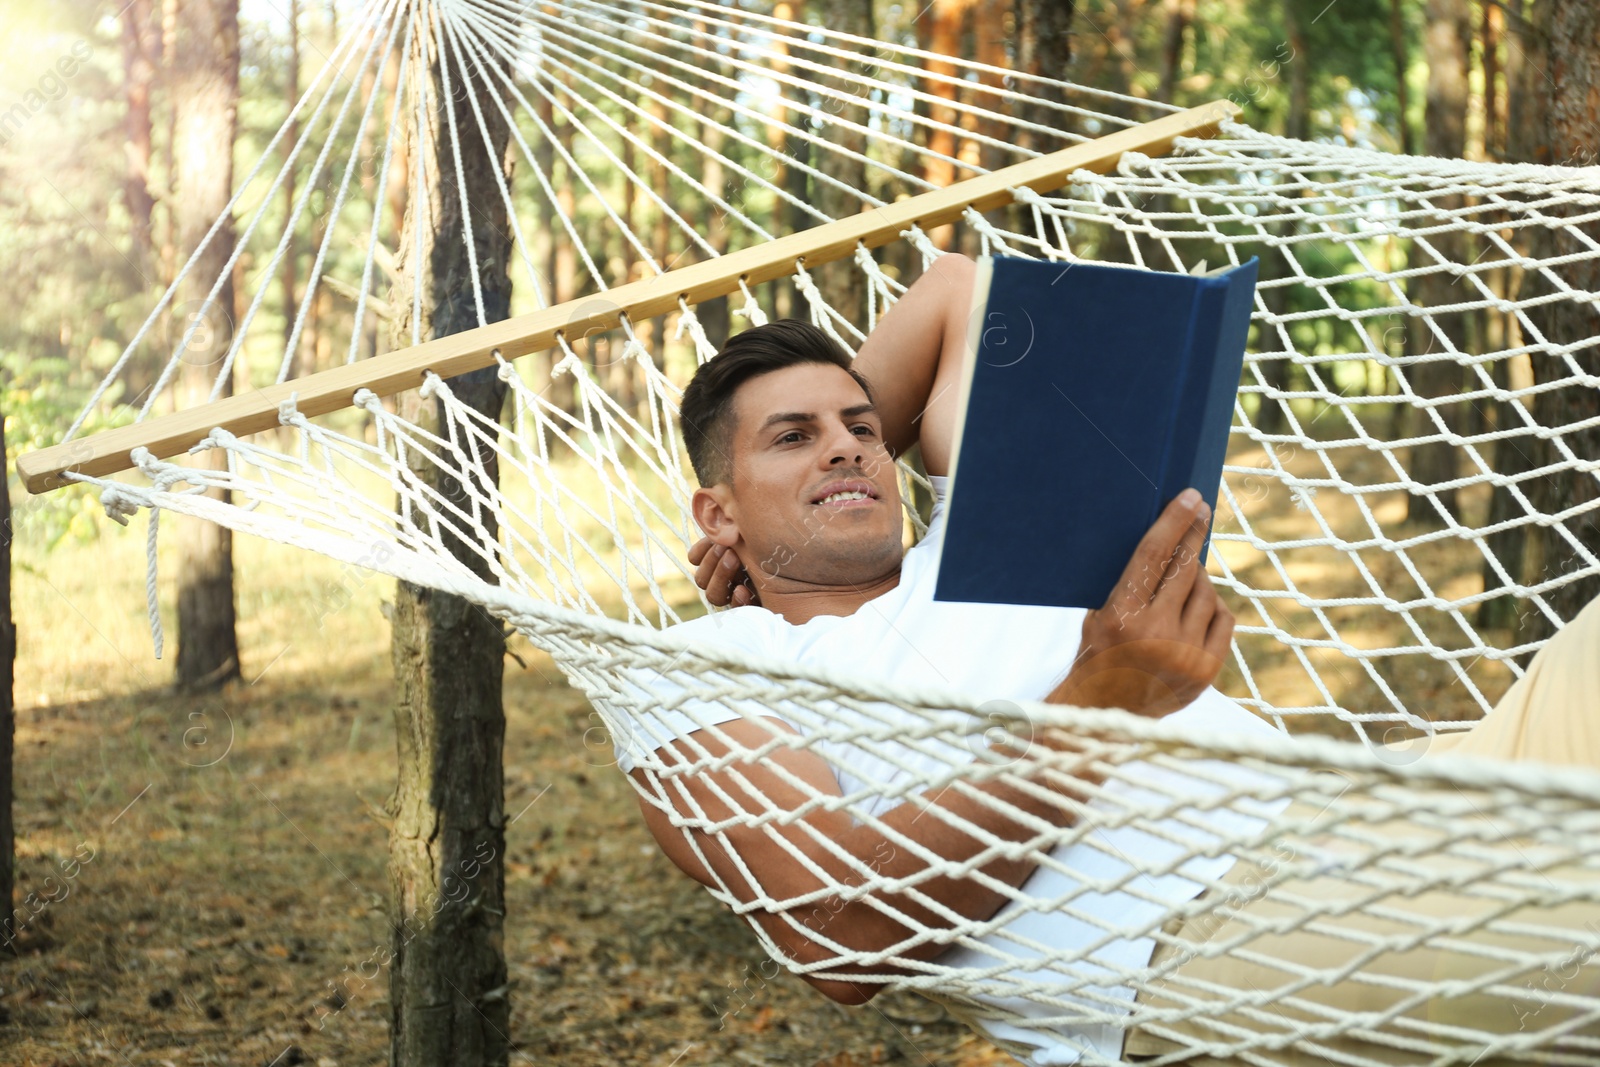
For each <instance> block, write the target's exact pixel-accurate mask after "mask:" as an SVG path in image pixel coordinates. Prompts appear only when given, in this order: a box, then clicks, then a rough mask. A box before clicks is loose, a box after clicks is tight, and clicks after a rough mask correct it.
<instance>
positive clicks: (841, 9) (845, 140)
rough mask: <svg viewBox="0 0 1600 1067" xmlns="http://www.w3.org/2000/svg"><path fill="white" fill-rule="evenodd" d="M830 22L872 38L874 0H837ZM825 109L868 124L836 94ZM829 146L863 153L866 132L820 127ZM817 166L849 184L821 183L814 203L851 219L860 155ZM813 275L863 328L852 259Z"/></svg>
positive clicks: (843, 85)
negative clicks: (842, 187)
mask: <svg viewBox="0 0 1600 1067" xmlns="http://www.w3.org/2000/svg"><path fill="white" fill-rule="evenodd" d="M828 24H829V26H831V27H832V28H833V29H836V30H839V31H841V32H843V33H853V34H857V35H859V36H862V37H872V36H873V32H872V0H836V2H835V3H833V4H831V5H829V8H828ZM817 81H818V82H819V83H820V84H822V85H823V86H825V87H826V88H828V89H830V90H832V91H834V92H838V93H845V94H852V93H860V94H865V93H867V92H870V91H871V90H870V89H869V88H867V87H865V86H861V85H859V84H856V83H854V82H852V81H851V79H850V78H848V77H844V76H828V75H822V76H818V77H817ZM821 103H822V110H823V112H824V113H825V114H829V115H836V116H837V117H838V118H840V119H842V120H845V121H848V122H854V123H857V124H859V125H862V126H865V125H867V122H868V119H869V115H868V112H867V109H866V108H865V107H862V106H861V105H860V104H857V103H854V102H847V101H846V100H844V99H841V98H839V97H835V96H826V95H825V96H822V97H821ZM822 133H823V136H824V137H825V138H826V139H827V141H828V143H829V144H833V145H837V146H839V148H842V149H845V150H847V151H851V152H858V153H862V154H865V152H866V150H867V138H866V135H865V134H863V133H861V132H859V131H857V130H853V129H850V128H849V127H846V126H843V125H840V124H839V123H836V122H830V123H829V124H828V126H827V127H826V128H825V129H824V130H823V131H822ZM817 169H818V170H819V171H821V172H822V173H823V174H826V175H828V176H829V177H830V178H833V179H835V180H837V181H838V182H839V183H840V184H841V185H843V186H844V187H845V188H844V189H840V188H838V187H837V186H835V185H833V184H831V183H829V182H824V181H818V182H817V183H816V185H817V192H816V201H817V207H818V208H819V209H821V211H822V212H823V214H825V215H827V216H828V217H830V218H835V219H840V218H847V217H849V216H851V215H854V214H856V213H857V212H859V211H860V210H861V208H862V203H861V200H860V199H859V198H858V197H856V196H855V195H853V194H852V193H850V192H847V191H846V190H848V189H865V188H866V187H867V167H866V164H865V163H862V162H861V161H860V160H858V159H852V158H850V157H849V156H846V155H844V154H842V153H840V152H836V151H827V150H824V151H821V152H819V153H818V160H817ZM813 274H814V276H815V278H816V280H817V288H818V290H820V291H821V293H822V295H823V298H824V299H826V300H827V302H828V304H829V306H830V307H833V308H835V309H836V310H837V311H839V313H840V314H842V315H844V317H845V318H847V319H849V320H850V321H851V322H853V323H856V324H857V325H858V326H860V327H862V328H865V326H866V322H867V315H866V308H867V305H866V289H867V287H866V285H865V284H864V283H863V280H862V276H861V274H860V271H859V268H857V267H856V264H855V260H854V259H841V260H836V261H835V262H833V263H825V264H823V265H822V266H821V267H817V268H815V269H814V271H813Z"/></svg>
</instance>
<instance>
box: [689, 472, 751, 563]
mask: <svg viewBox="0 0 1600 1067" xmlns="http://www.w3.org/2000/svg"><path fill="white" fill-rule="evenodd" d="M689 508H690V510H691V511H692V512H693V513H694V521H695V522H697V523H698V524H699V525H700V529H701V530H702V531H704V533H705V535H706V536H707V537H709V538H711V540H712V541H714V542H715V543H717V544H719V545H722V546H723V547H725V548H732V547H733V546H734V545H736V544H738V543H739V523H738V520H737V519H735V518H734V514H733V511H734V508H733V490H732V489H731V488H730V487H729V486H728V485H727V484H726V483H718V484H716V485H713V486H710V487H709V488H706V487H702V488H699V489H696V490H695V491H694V496H693V497H691V498H690V500H689Z"/></svg>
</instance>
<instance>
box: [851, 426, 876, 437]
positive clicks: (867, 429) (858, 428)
mask: <svg viewBox="0 0 1600 1067" xmlns="http://www.w3.org/2000/svg"><path fill="white" fill-rule="evenodd" d="M855 430H865V431H866V435H867V436H868V437H871V436H872V434H873V432H874V431H873V429H872V427H871V426H868V425H866V424H865V423H863V424H862V425H860V426H857V427H855V428H854V430H852V432H855Z"/></svg>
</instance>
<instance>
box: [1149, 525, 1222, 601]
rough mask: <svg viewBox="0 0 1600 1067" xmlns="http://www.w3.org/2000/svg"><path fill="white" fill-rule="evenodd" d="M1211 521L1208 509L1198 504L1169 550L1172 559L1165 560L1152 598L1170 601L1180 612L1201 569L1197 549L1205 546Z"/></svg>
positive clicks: (1198, 550)
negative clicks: (1176, 541)
mask: <svg viewBox="0 0 1600 1067" xmlns="http://www.w3.org/2000/svg"><path fill="white" fill-rule="evenodd" d="M1210 519H1211V509H1210V508H1208V507H1207V506H1206V504H1205V501H1203V500H1202V501H1201V502H1200V510H1199V511H1198V512H1196V514H1195V516H1194V518H1193V519H1192V520H1190V522H1189V526H1188V528H1187V529H1185V530H1184V531H1183V539H1182V540H1180V541H1179V542H1178V547H1176V548H1174V549H1173V550H1172V558H1171V559H1169V560H1168V561H1167V567H1166V570H1165V571H1164V572H1163V573H1162V576H1161V584H1160V585H1159V586H1157V587H1156V596H1157V597H1158V598H1160V599H1161V600H1163V601H1165V600H1166V599H1167V598H1169V597H1170V598H1171V600H1172V603H1174V604H1177V605H1179V607H1180V609H1181V608H1182V607H1183V605H1185V604H1187V602H1188V599H1189V594H1190V592H1191V591H1193V589H1194V586H1195V583H1196V581H1198V579H1199V575H1200V574H1201V573H1202V571H1203V568H1202V567H1201V566H1200V549H1201V548H1202V547H1203V546H1204V545H1205V543H1206V529H1207V528H1208V525H1209V521H1210Z"/></svg>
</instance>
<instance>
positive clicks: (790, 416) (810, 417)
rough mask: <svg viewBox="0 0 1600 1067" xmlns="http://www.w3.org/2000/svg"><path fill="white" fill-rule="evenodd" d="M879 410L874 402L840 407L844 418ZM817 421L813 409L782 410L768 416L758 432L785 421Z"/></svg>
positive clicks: (874, 412) (763, 431)
mask: <svg viewBox="0 0 1600 1067" xmlns="http://www.w3.org/2000/svg"><path fill="white" fill-rule="evenodd" d="M877 411H878V408H877V406H876V405H874V404H857V405H855V406H854V407H848V408H842V409H840V411H839V414H840V416H842V417H843V418H846V419H851V418H854V417H855V416H857V415H866V414H869V413H871V414H876V413H877ZM816 421H817V416H816V413H815V412H811V411H780V412H778V413H777V414H776V415H769V416H768V417H767V421H766V422H763V423H762V424H761V427H760V429H758V430H757V431H756V432H757V433H765V432H766V431H767V429H768V427H772V426H777V425H778V424H779V423H783V422H816Z"/></svg>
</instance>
